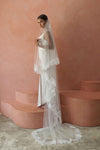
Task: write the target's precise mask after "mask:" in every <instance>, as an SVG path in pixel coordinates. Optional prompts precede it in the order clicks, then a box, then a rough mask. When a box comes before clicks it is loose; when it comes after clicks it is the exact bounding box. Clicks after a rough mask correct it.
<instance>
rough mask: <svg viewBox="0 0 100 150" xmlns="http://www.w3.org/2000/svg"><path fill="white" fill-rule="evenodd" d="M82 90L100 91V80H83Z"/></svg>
mask: <svg viewBox="0 0 100 150" xmlns="http://www.w3.org/2000/svg"><path fill="white" fill-rule="evenodd" d="M80 88H81V90H84V91H100V81H81V86H80Z"/></svg>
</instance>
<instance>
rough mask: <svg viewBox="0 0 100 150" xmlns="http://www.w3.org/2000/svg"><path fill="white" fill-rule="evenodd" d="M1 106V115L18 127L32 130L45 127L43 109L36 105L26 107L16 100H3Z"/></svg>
mask: <svg viewBox="0 0 100 150" xmlns="http://www.w3.org/2000/svg"><path fill="white" fill-rule="evenodd" d="M0 105H1V113H2V114H3V115H5V116H6V117H9V118H10V119H12V120H13V122H14V123H15V124H16V125H18V126H20V127H22V128H31V129H36V128H41V127H43V114H44V109H43V108H39V107H37V106H36V105H33V106H30V105H27V104H26V105H25V104H22V103H19V102H17V101H15V100H11V101H4V100H3V101H1V102H0Z"/></svg>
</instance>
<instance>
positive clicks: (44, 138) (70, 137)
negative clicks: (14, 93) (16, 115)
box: [32, 21, 82, 145]
mask: <svg viewBox="0 0 100 150" xmlns="http://www.w3.org/2000/svg"><path fill="white" fill-rule="evenodd" d="M48 31H49V33H50V36H51V38H52V42H53V49H52V48H51V49H50V47H49V44H48V40H46V39H45V38H44V34H45V33H46V32H48ZM38 38H39V39H40V45H43V46H44V47H45V48H42V47H37V49H36V51H35V59H34V71H35V72H36V73H37V74H39V75H40V76H39V89H38V105H37V106H40V105H41V104H45V105H44V118H43V128H40V129H36V130H34V131H33V132H32V136H33V138H34V139H35V140H36V141H37V142H38V143H39V144H41V145H50V144H63V143H71V142H72V141H78V140H79V139H80V138H81V137H82V135H81V132H80V130H79V129H78V128H76V127H75V126H74V125H71V124H69V123H63V124H62V114H61V106H60V96H59V91H58V77H57V71H56V65H58V64H60V61H59V57H58V53H57V50H56V45H55V42H54V38H53V33H52V30H51V26H50V22H49V21H47V23H46V25H45V28H44V30H43V33H42V34H41V35H40V36H39V37H38Z"/></svg>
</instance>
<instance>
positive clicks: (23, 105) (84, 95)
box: [0, 90, 100, 129]
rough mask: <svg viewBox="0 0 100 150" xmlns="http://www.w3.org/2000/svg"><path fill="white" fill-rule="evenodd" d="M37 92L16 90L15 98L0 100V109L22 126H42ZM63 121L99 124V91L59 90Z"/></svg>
mask: <svg viewBox="0 0 100 150" xmlns="http://www.w3.org/2000/svg"><path fill="white" fill-rule="evenodd" d="M37 96H38V95H37V93H34V94H33V93H25V92H22V91H17V92H16V100H10V101H6V100H3V101H0V111H1V113H2V114H3V115H5V116H7V117H9V118H10V119H12V120H13V122H14V123H15V124H16V125H18V126H20V127H22V128H31V129H36V128H42V127H43V114H44V109H43V108H39V107H37ZM60 100H61V110H62V120H63V122H67V123H72V124H76V125H80V126H99V125H100V92H86V91H81V90H70V91H60Z"/></svg>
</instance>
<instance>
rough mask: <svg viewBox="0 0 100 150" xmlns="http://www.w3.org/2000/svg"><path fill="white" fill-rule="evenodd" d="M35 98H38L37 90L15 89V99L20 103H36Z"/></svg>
mask: <svg viewBox="0 0 100 150" xmlns="http://www.w3.org/2000/svg"><path fill="white" fill-rule="evenodd" d="M37 99H38V93H37V92H35V93H32V92H24V91H16V101H18V102H20V103H23V104H28V105H33V104H35V103H37Z"/></svg>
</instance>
